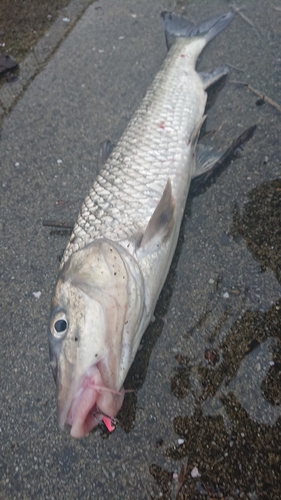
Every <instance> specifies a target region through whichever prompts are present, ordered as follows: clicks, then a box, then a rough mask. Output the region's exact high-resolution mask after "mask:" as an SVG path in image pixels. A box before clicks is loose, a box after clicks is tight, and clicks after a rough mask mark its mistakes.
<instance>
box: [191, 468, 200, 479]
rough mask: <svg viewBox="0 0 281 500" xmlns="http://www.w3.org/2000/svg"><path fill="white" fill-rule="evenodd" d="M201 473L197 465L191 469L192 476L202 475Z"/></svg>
mask: <svg viewBox="0 0 281 500" xmlns="http://www.w3.org/2000/svg"><path fill="white" fill-rule="evenodd" d="M200 476H201V474H200V472H199V470H198V469H197V467H193V469H192V471H191V477H200Z"/></svg>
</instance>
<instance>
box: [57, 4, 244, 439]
mask: <svg viewBox="0 0 281 500" xmlns="http://www.w3.org/2000/svg"><path fill="white" fill-rule="evenodd" d="M161 16H162V23H163V25H164V29H165V33H166V39H167V45H168V46H169V51H168V54H167V57H166V59H165V61H164V63H163V66H162V68H161V69H160V71H159V72H158V73H157V75H156V77H155V79H154V81H153V83H152V85H151V86H150V88H149V89H148V91H147V93H146V95H145V97H144V99H143V101H142V102H141V104H140V106H139V108H138V110H137V111H136V113H135V114H134V116H133V117H132V119H131V120H130V122H129V124H128V126H127V128H126V130H125V132H124V133H123V135H122V137H121V139H120V141H119V142H118V144H117V145H116V147H115V148H114V150H113V152H111V154H110V155H109V157H108V159H107V160H106V162H105V164H104V165H103V167H102V168H101V170H100V172H99V174H98V176H97V178H96V181H95V183H94V185H93V187H92V188H91V190H90V192H89V195H88V196H87V197H86V199H85V201H84V203H83V205H82V208H81V211H80V215H79V217H78V220H77V222H76V224H75V227H74V230H73V233H72V235H71V238H70V241H69V243H68V245H67V247H66V250H65V252H64V255H63V259H62V262H61V266H60V271H59V276H58V280H57V284H56V288H55V292H54V295H53V299H52V311H51V317H50V323H49V332H48V338H49V348H50V359H51V366H52V369H53V374H54V378H55V382H56V387H57V412H58V423H59V426H60V428H61V429H64V428H65V427H70V428H71V430H70V432H71V435H72V436H73V437H76V438H79V437H83V436H85V435H86V434H87V433H88V432H89V431H90V430H91V429H92V428H93V427H94V426H95V425H97V424H98V423H99V422H100V421H101V420H103V421H104V422H105V423H106V425H107V426H108V428H110V421H111V419H113V418H114V417H115V416H116V415H117V413H118V411H119V410H120V408H121V406H122V403H123V398H124V388H123V383H124V380H125V378H126V375H127V373H128V370H129V368H130V366H131V364H132V362H133V360H134V357H135V354H136V352H137V349H138V347H139V344H140V341H141V338H142V335H143V333H144V331H145V329H146V327H147V325H148V324H149V322H150V321H151V318H152V316H153V312H154V308H155V305H156V301H157V299H158V297H159V293H160V291H161V289H162V286H163V284H164V281H165V279H166V277H167V274H168V271H169V267H170V264H171V261H172V257H173V254H174V251H175V247H176V244H177V240H178V235H179V230H180V225H181V220H182V216H183V212H184V208H185V203H186V199H187V195H188V191H189V186H190V182H191V180H192V179H193V178H194V177H196V176H198V175H200V174H202V173H204V172H206V171H207V170H209V169H210V168H212V167H213V166H214V164H215V163H216V162H217V160H218V159H219V157H220V155H218V154H216V153H214V152H211V151H210V150H208V151H207V152H206V150H204V149H203V148H202V146H200V145H197V139H198V135H199V132H200V128H201V125H202V123H203V121H204V110H205V105H206V92H205V90H206V88H207V87H208V86H209V85H211V84H212V83H213V82H214V81H216V80H218V79H219V78H221V77H222V76H223V75H225V74H226V73H227V68H225V67H222V68H218V69H217V70H215V71H214V72H213V73H204V74H201V75H200V74H198V73H197V72H196V71H195V64H196V60H197V57H198V56H199V54H200V52H201V51H202V49H203V48H204V47H205V45H206V44H207V43H208V42H209V41H210V40H211V39H212V38H214V37H215V36H216V35H217V34H218V33H219V32H220V31H222V30H223V29H224V28H225V27H226V26H227V25H228V24H229V23H230V22H231V20H232V19H233V18H234V16H235V14H234V13H233V12H229V13H227V14H223V15H219V16H216V17H213V18H212V19H209V20H207V21H204V22H202V23H200V24H198V25H197V26H194V25H193V24H191V23H190V22H189V21H187V20H186V19H185V18H183V17H180V16H177V15H176V14H174V13H168V12H164V13H162V14H161Z"/></svg>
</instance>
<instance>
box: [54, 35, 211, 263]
mask: <svg viewBox="0 0 281 500" xmlns="http://www.w3.org/2000/svg"><path fill="white" fill-rule="evenodd" d="M194 45H195V46H194V50H193V51H191V52H192V55H190V54H188V57H182V56H183V55H185V53H186V51H187V49H189V50H190V48H191V45H190V42H189V41H186V40H185V39H183V40H179V41H178V43H176V44H175V45H174V46H173V47H172V48H171V50H170V52H169V53H168V56H167V58H166V60H165V62H164V64H163V66H162V68H161V69H160V71H159V73H158V74H157V76H156V77H155V80H154V82H153V83H152V85H151V87H150V88H149V90H148V91H147V93H146V96H145V97H144V99H143V101H142V103H141V104H140V107H139V108H138V110H137V111H136V113H135V114H134V116H133V117H132V119H131V121H130V122H129V124H128V126H127V128H126V130H125V132H124V133H123V135H122V137H121V139H120V141H119V142H118V144H117V146H116V147H115V149H114V151H113V152H112V154H111V156H110V158H109V159H108V160H107V162H106V163H105V165H104V166H103V167H102V169H101V171H100V172H99V174H98V176H97V179H96V181H95V182H94V184H93V186H92V188H91V190H90V192H89V195H88V196H87V197H86V199H85V201H84V203H83V205H82V208H81V211H80V214H79V216H78V220H77V222H76V224H75V227H74V229H73V233H72V235H71V238H70V241H69V244H68V246H67V247H66V250H65V252H64V255H63V259H62V262H61V267H63V265H64V263H65V262H66V261H67V260H68V259H69V257H70V256H71V255H72V253H73V252H75V251H77V250H80V249H81V248H83V247H84V246H85V245H87V244H88V243H90V242H91V241H93V240H94V239H96V238H102V237H106V238H110V239H111V240H113V241H119V240H122V239H124V238H125V239H126V238H130V237H132V235H133V234H134V233H135V232H137V231H141V230H144V228H145V227H146V225H147V223H148V221H149V219H150V218H151V215H152V213H153V211H154V210H155V207H156V206H157V203H158V202H159V200H160V198H161V195H162V193H163V190H164V188H165V185H166V182H167V179H168V178H170V179H171V180H172V184H173V196H174V197H175V198H176V197H177V195H178V193H177V190H178V189H181V183H180V182H177V181H176V178H177V175H178V176H179V177H180V174H181V172H182V169H183V168H184V167H185V164H186V158H185V157H184V155H183V154H182V152H183V150H184V148H185V146H186V144H187V143H188V139H189V137H190V135H191V133H192V131H193V129H194V127H195V125H196V121H198V119H197V117H198V116H200V115H202V113H203V110H204V107H205V96H204V91H203V86H202V82H201V80H200V78H199V76H198V75H197V74H196V73H195V72H194V70H193V68H194V66H195V62H196V58H197V52H198V47H197V45H196V44H194ZM186 89H188V92H186ZM198 94H200V95H199V99H198Z"/></svg>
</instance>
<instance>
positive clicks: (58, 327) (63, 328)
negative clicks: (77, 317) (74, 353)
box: [51, 313, 68, 339]
mask: <svg viewBox="0 0 281 500" xmlns="http://www.w3.org/2000/svg"><path fill="white" fill-rule="evenodd" d="M67 328H68V323H67V319H66V315H65V314H64V313H60V315H57V316H56V317H55V318H54V320H53V321H52V324H51V333H52V335H53V336H54V337H56V338H57V339H61V338H62V337H64V335H65V334H66V332H67Z"/></svg>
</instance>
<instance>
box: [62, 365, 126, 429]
mask: <svg viewBox="0 0 281 500" xmlns="http://www.w3.org/2000/svg"><path fill="white" fill-rule="evenodd" d="M123 399H124V389H123V388H121V390H120V391H117V390H115V389H112V388H109V387H107V386H106V385H105V384H104V382H103V379H102V376H101V373H100V370H99V368H98V367H97V365H93V366H91V367H90V368H89V369H88V370H87V371H86V372H85V374H84V375H83V376H82V377H81V379H80V382H79V384H78V387H77V389H76V390H75V391H74V396H73V397H72V399H71V403H70V406H69V409H68V412H67V415H66V418H64V422H61V423H62V425H61V427H63V428H69V427H70V434H71V436H72V437H74V438H82V437H84V436H86V435H87V434H88V433H89V432H90V431H91V430H92V429H93V428H94V427H96V426H97V425H98V424H99V423H101V421H102V420H104V419H105V422H108V421H114V417H115V416H116V415H117V413H118V411H119V410H120V408H121V406H122V403H123ZM106 425H107V424H106ZM107 427H108V425H107ZM108 428H109V427H108Z"/></svg>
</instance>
